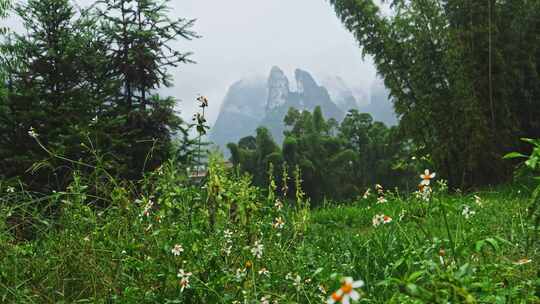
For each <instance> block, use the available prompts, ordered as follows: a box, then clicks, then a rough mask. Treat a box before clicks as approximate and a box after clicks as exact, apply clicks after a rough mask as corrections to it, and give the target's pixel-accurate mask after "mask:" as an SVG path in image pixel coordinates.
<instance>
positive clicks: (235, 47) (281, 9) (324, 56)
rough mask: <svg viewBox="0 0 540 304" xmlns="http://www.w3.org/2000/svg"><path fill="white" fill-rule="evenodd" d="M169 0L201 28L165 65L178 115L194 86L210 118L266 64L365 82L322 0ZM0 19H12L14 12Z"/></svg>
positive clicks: (176, 13)
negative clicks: (186, 57)
mask: <svg viewBox="0 0 540 304" xmlns="http://www.w3.org/2000/svg"><path fill="white" fill-rule="evenodd" d="M76 2H77V3H78V4H81V5H86V4H88V3H91V2H92V1H91V0H77V1H76ZM170 6H171V7H172V10H171V11H170V15H171V17H183V18H194V19H197V22H196V24H195V27H194V30H195V31H196V32H197V33H198V34H200V35H201V36H202V38H200V39H197V40H194V41H178V42H176V43H175V46H176V47H177V48H178V49H179V50H182V51H192V52H193V53H194V55H193V57H192V59H194V60H195V61H197V64H193V65H184V66H180V67H179V68H178V69H176V70H171V73H172V74H173V75H174V79H175V81H174V84H175V87H174V88H172V89H169V90H167V91H166V92H167V93H168V94H169V95H171V96H174V97H176V98H177V99H179V100H180V103H179V106H178V108H179V110H181V112H182V116H183V117H190V116H191V114H192V112H193V111H194V110H195V98H196V97H197V95H198V94H202V95H206V96H208V97H209V99H210V105H211V106H210V117H209V121H213V119H214V118H215V117H216V115H217V112H218V110H219V106H220V104H221V102H222V100H223V97H224V95H225V93H226V91H227V88H228V87H229V86H230V85H231V84H232V83H233V82H235V81H237V80H239V79H242V78H244V77H251V76H255V75H261V76H264V77H266V75H267V74H268V73H269V71H270V68H271V67H272V66H273V65H277V66H279V67H281V68H282V69H283V70H284V71H285V72H286V73H287V74H288V75H289V77H292V72H293V71H294V69H295V68H302V69H305V70H307V71H309V72H311V73H312V74H313V76H314V77H315V79H316V80H318V81H319V80H320V79H322V78H324V77H326V76H341V77H342V78H343V79H344V80H345V81H346V82H347V83H348V84H349V86H351V87H360V88H368V87H369V86H370V85H371V83H372V82H373V81H374V79H375V69H374V67H373V65H372V64H371V63H370V62H369V59H368V60H367V62H365V61H363V60H362V56H361V52H360V49H359V47H358V46H357V43H356V42H355V40H354V39H353V36H352V34H350V33H349V32H348V31H347V30H346V29H345V28H344V27H343V25H342V24H341V22H340V21H339V20H338V18H337V17H336V15H335V13H334V11H333V8H332V7H331V6H330V4H329V3H328V1H327V0H173V1H171V2H170ZM7 22H8V23H9V24H10V25H15V26H16V21H14V20H8V21H7ZM4 23H5V22H4Z"/></svg>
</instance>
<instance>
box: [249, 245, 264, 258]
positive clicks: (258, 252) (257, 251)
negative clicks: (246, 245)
mask: <svg viewBox="0 0 540 304" xmlns="http://www.w3.org/2000/svg"><path fill="white" fill-rule="evenodd" d="M263 249H264V245H263V244H261V243H260V242H259V241H255V244H253V248H251V253H252V254H253V255H254V256H255V257H256V258H257V259H260V258H262V255H263Z"/></svg>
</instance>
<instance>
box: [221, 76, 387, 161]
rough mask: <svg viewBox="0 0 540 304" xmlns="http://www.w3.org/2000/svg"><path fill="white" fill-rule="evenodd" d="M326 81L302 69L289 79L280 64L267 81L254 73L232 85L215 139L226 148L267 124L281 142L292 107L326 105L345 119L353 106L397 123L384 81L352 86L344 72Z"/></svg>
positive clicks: (333, 115)
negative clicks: (342, 74) (346, 79)
mask: <svg viewBox="0 0 540 304" xmlns="http://www.w3.org/2000/svg"><path fill="white" fill-rule="evenodd" d="M324 84H325V85H320V84H319V83H318V82H317V81H316V79H315V78H314V77H313V76H312V74H310V72H308V71H305V70H302V69H296V70H295V72H294V78H293V79H289V78H288V77H287V76H286V75H285V73H284V72H283V70H281V69H280V68H279V67H277V66H274V67H272V69H271V70H270V72H269V75H268V77H267V78H266V79H264V78H262V77H252V78H246V79H243V80H239V81H237V82H235V83H234V84H232V85H231V86H230V88H229V89H228V92H227V94H226V96H225V98H224V101H223V103H222V105H221V109H220V112H219V114H218V117H217V120H216V122H215V124H214V127H213V128H212V129H211V131H210V140H211V141H212V142H214V143H215V144H216V145H218V146H219V147H220V148H222V150H224V152H227V151H226V149H225V147H226V145H227V144H228V143H230V142H237V141H238V140H239V139H241V138H242V137H245V136H248V135H254V133H255V130H256V128H257V127H259V126H264V127H267V128H268V129H269V130H270V131H271V133H272V136H273V137H274V139H275V140H276V141H277V142H278V143H281V141H282V139H283V131H284V130H285V126H284V124H283V118H284V116H285V115H286V113H287V111H288V110H289V108H291V107H294V108H296V109H298V110H307V111H313V110H314V109H315V107H317V106H320V107H321V110H322V112H323V115H324V116H325V117H326V118H334V119H336V120H337V121H341V120H342V119H343V117H344V116H345V115H346V113H347V112H348V111H349V110H351V109H356V110H359V111H361V112H367V113H370V114H372V116H373V117H374V119H375V120H379V121H383V122H384V123H386V124H389V125H393V124H395V123H396V117H395V114H394V111H393V108H392V105H391V103H390V101H389V100H388V91H387V90H386V89H385V88H384V86H383V85H382V83H381V82H380V81H379V80H375V81H374V82H373V83H372V84H371V86H370V88H369V89H367V90H366V89H363V88H359V87H357V88H355V89H351V88H350V87H349V86H348V84H347V83H346V82H345V81H344V80H343V79H342V78H341V77H339V76H334V77H326V79H325V81H324Z"/></svg>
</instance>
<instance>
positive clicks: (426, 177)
mask: <svg viewBox="0 0 540 304" xmlns="http://www.w3.org/2000/svg"><path fill="white" fill-rule="evenodd" d="M420 178H421V179H422V181H421V182H420V185H424V186H429V184H430V182H431V180H432V179H434V178H435V172H433V173H430V172H429V169H426V170H424V174H420Z"/></svg>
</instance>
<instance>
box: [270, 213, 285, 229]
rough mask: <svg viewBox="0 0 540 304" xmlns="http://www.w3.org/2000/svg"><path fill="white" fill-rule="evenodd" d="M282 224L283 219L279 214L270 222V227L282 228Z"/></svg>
mask: <svg viewBox="0 0 540 304" xmlns="http://www.w3.org/2000/svg"><path fill="white" fill-rule="evenodd" d="M283 226H285V221H284V220H283V219H282V218H281V216H280V217H277V218H276V219H275V220H274V223H273V224H272V227H274V228H275V229H283Z"/></svg>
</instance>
